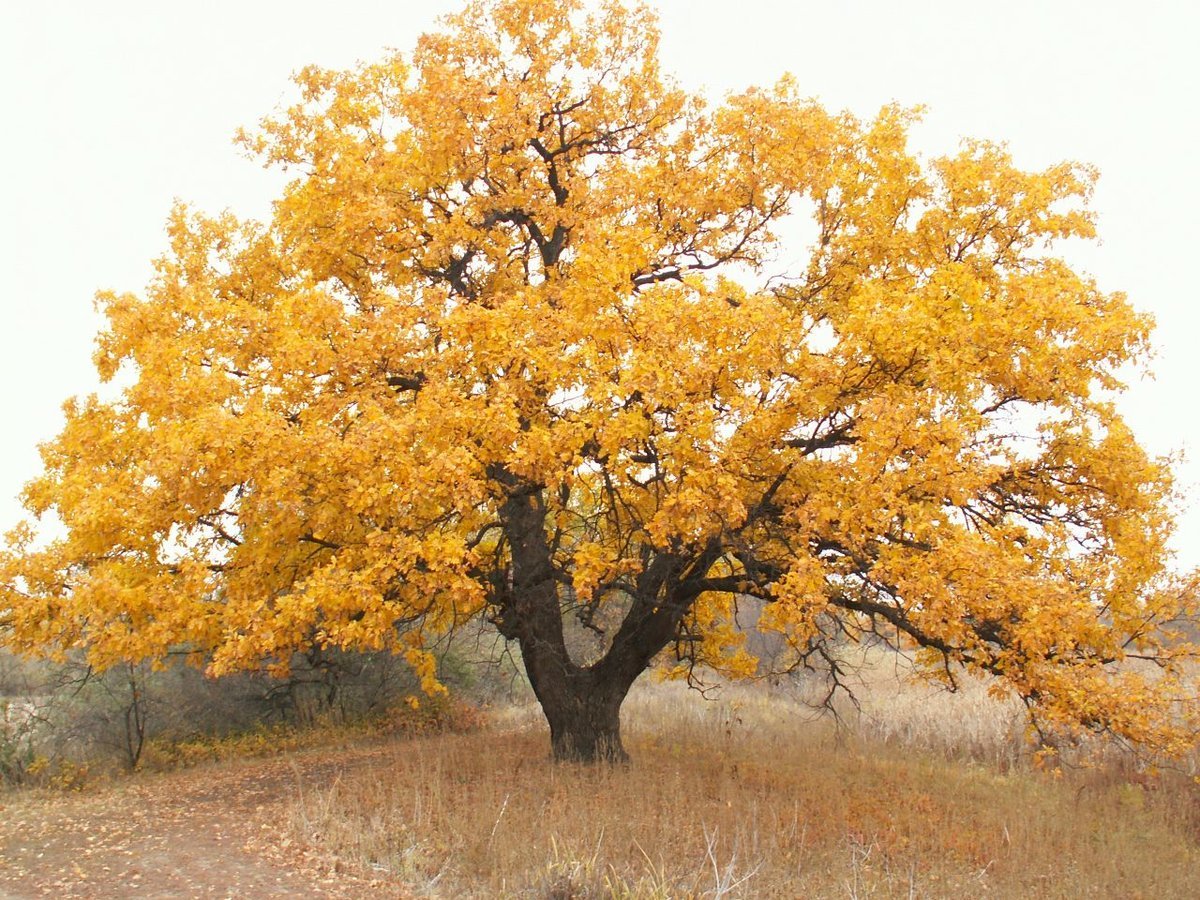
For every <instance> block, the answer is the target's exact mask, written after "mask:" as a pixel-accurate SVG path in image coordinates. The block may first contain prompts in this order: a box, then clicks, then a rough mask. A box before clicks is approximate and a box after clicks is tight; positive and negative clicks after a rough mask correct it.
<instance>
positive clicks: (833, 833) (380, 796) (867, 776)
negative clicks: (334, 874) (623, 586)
mask: <svg viewBox="0 0 1200 900" xmlns="http://www.w3.org/2000/svg"><path fill="white" fill-rule="evenodd" d="M877 663H878V661H876V665H875V667H874V669H872V670H871V671H870V672H869V674H868V675H867V676H866V677H865V678H864V682H863V684H862V685H860V687H861V690H860V691H859V695H860V699H861V701H862V709H861V712H858V711H853V712H850V713H848V714H847V715H846V716H845V718H844V721H843V723H842V725H841V726H840V727H838V726H835V724H834V723H832V722H830V721H829V720H828V719H822V720H816V719H813V718H812V717H811V716H810V715H805V709H804V708H803V707H802V706H800V705H799V704H798V703H797V701H796V699H795V698H794V697H792V696H789V695H788V694H787V693H785V692H780V691H767V690H765V689H763V688H762V687H759V688H757V689H746V688H740V689H727V690H726V691H724V692H723V694H722V696H721V697H720V699H717V700H705V699H703V698H701V697H699V696H698V695H696V694H695V693H694V692H688V691H686V690H684V689H683V688H681V687H680V686H677V685H649V686H644V687H641V688H639V689H638V690H637V691H636V692H635V694H634V695H633V696H632V697H631V698H630V700H629V701H628V702H627V704H626V708H625V715H624V721H625V723H626V724H625V732H626V743H627V746H628V749H629V751H630V754H631V756H632V763H631V765H629V766H628V767H625V768H605V767H600V768H593V767H586V766H574V765H554V764H551V763H550V761H549V759H548V750H549V745H548V737H547V736H546V734H545V731H544V729H543V726H542V725H541V722H540V719H539V714H538V712H537V710H536V709H534V708H517V709H511V710H507V711H503V712H500V713H497V714H496V715H495V716H494V721H493V723H492V724H491V725H490V726H489V727H487V728H485V729H484V730H482V731H479V732H475V733H471V734H447V735H438V736H432V737H428V738H421V739H418V740H415V741H412V742H407V743H403V744H397V745H396V747H395V751H394V754H393V756H392V758H391V760H390V762H389V764H388V765H386V766H383V767H372V768H370V769H365V770H360V771H353V772H350V773H347V774H343V775H342V776H341V777H339V778H338V779H337V780H336V781H335V782H333V783H332V784H328V783H324V784H318V783H313V784H300V785H298V794H297V798H296V800H295V802H294V803H293V805H292V808H291V816H290V818H291V829H292V833H293V835H294V837H295V839H296V840H297V841H299V842H301V843H303V844H306V845H308V846H311V847H315V848H317V849H318V850H319V851H320V852H321V853H322V854H324V855H325V856H326V857H327V858H330V859H331V860H335V861H337V863H338V864H340V865H350V866H354V867H358V868H360V869H362V870H365V871H368V872H376V873H380V874H382V873H385V872H386V873H388V874H391V875H399V876H401V877H403V878H404V879H405V880H406V881H407V882H408V883H409V884H411V885H412V886H413V889H414V890H415V891H417V892H418V893H419V894H425V895H430V896H444V897H466V896H475V897H503V896H528V897H547V898H585V897H627V898H633V897H646V898H654V897H663V898H665V897H801V896H809V897H851V898H853V897H974V896H995V897H1039V898H1040V897H1083V896H1097V897H1139V896H1140V897H1156V898H1158V897H1180V898H1184V897H1194V896H1196V893H1197V890H1198V889H1197V885H1200V788H1198V787H1197V785H1196V783H1195V782H1194V780H1192V779H1190V778H1189V777H1187V775H1186V773H1185V774H1178V773H1167V774H1165V775H1163V776H1162V777H1160V778H1157V779H1154V778H1148V777H1147V776H1146V775H1145V774H1144V773H1142V772H1140V771H1139V770H1138V769H1137V768H1136V767H1135V766H1133V765H1132V764H1130V763H1129V762H1128V761H1124V762H1123V761H1121V760H1119V759H1116V758H1110V759H1109V760H1108V761H1107V762H1106V763H1105V764H1104V765H1101V766H1099V767H1094V768H1077V769H1066V770H1064V771H1060V772H1058V773H1051V772H1043V771H1035V770H1034V769H1033V767H1032V766H1031V765H1030V763H1029V748H1028V746H1027V745H1026V743H1025V742H1024V740H1023V737H1022V724H1021V720H1020V716H1019V711H1018V710H1017V709H1016V708H1015V707H1014V706H1011V705H1007V704H1004V703H1001V702H998V701H995V700H993V699H991V698H990V697H988V696H987V694H986V691H985V690H983V688H982V687H981V686H973V687H968V689H967V690H965V691H963V692H961V693H959V694H955V695H949V694H946V693H944V692H938V691H936V690H933V689H930V688H919V687H908V686H903V685H902V684H901V683H900V682H899V681H898V680H897V679H896V678H895V677H894V676H893V674H892V673H891V672H890V671H883V670H881V667H880V666H879V665H878V664H877Z"/></svg>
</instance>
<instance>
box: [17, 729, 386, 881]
mask: <svg viewBox="0 0 1200 900" xmlns="http://www.w3.org/2000/svg"><path fill="white" fill-rule="evenodd" d="M384 752H385V748H383V747H379V746H376V747H366V748H358V749H351V750H338V751H329V750H327V751H317V752H309V753H299V754H296V755H294V756H291V757H289V758H276V759H270V760H243V761H237V762H233V763H223V764H219V765H202V766H198V767H196V768H192V769H187V770H183V771H178V772H171V773H165V774H154V775H142V776H139V777H138V778H136V779H128V780H124V781H121V782H120V783H117V784H116V785H114V786H111V787H106V788H101V789H90V790H88V791H87V792H85V793H60V794H46V793H41V792H30V793H13V794H7V795H0V897H3V898H10V897H11V898H25V897H43V896H53V897H56V898H59V897H61V898H83V897H171V898H189V897H254V898H265V897H298V896H303V897H347V898H349V897H354V898H358V897H362V898H373V897H404V896H407V893H406V892H405V891H404V889H403V888H402V887H401V886H400V885H399V884H397V883H395V882H390V883H389V882H388V881H387V880H386V879H371V878H368V877H365V876H363V874H362V873H356V872H349V871H345V870H342V869H341V867H338V866H335V865H332V864H328V863H326V862H325V861H323V860H322V859H320V858H319V857H317V856H315V855H314V854H313V853H311V852H310V851H306V850H303V849H302V848H299V847H297V846H296V845H295V843H294V842H293V840H292V838H290V837H289V836H288V835H289V828H288V824H287V818H288V817H287V810H288V808H289V806H290V804H292V803H293V802H294V800H295V797H296V794H297V789H298V788H300V789H303V788H304V787H305V786H308V785H316V784H325V783H328V781H329V779H330V778H332V777H336V775H337V773H339V772H342V771H345V770H349V769H354V768H356V767H361V766H363V765H369V764H370V763H371V762H372V761H374V760H375V759H376V758H377V757H378V756H379V755H380V754H381V753H384Z"/></svg>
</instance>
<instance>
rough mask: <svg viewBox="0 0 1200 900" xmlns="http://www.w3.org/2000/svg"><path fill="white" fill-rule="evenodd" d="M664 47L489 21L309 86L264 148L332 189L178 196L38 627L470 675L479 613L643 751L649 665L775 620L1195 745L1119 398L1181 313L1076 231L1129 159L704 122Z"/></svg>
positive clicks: (604, 29) (532, 5)
mask: <svg viewBox="0 0 1200 900" xmlns="http://www.w3.org/2000/svg"><path fill="white" fill-rule="evenodd" d="M657 42H658V31H657V26H656V21H655V19H654V16H653V15H652V14H651V13H650V12H649V11H648V10H647V9H645V8H643V7H640V6H632V7H630V6H625V5H622V4H621V3H619V2H617V0H604V2H600V3H590V4H585V3H584V2H582V0H567V2H564V0H488V2H476V3H472V4H471V5H469V6H468V7H467V8H466V10H465V11H464V12H462V13H461V14H459V15H456V16H453V17H450V18H449V19H447V20H445V22H444V27H443V30H441V31H439V32H436V33H432V34H427V35H425V36H424V37H422V38H421V39H420V40H419V42H418V43H417V46H416V48H415V51H414V52H413V53H412V54H411V55H410V56H404V55H395V56H391V57H389V58H386V59H384V60H382V61H381V62H378V63H376V64H373V65H364V66H361V67H360V68H357V69H355V70H353V71H346V72H339V71H326V70H321V69H316V68H310V69H306V70H304V71H302V72H301V73H300V74H299V76H298V78H297V82H298V86H299V92H300V93H299V99H298V101H297V102H296V103H295V105H294V106H292V107H291V108H289V109H286V110H284V111H282V112H280V113H279V114H277V115H276V116H275V117H273V118H269V119H267V120H266V121H265V122H264V123H263V124H262V127H261V129H260V130H259V131H257V132H256V133H254V134H250V135H245V136H243V138H242V140H243V142H244V144H245V146H246V147H248V148H249V149H250V150H251V151H252V152H253V153H256V154H259V155H260V156H261V157H262V158H263V160H264V161H265V162H266V163H267V164H269V165H275V166H282V167H284V168H286V169H287V170H288V171H289V172H290V173H291V174H292V176H293V177H292V180H291V181H290V183H289V184H288V186H287V188H286V190H285V191H284V192H283V194H282V196H280V197H279V199H278V201H277V202H276V203H275V205H274V208H273V213H272V215H271V217H270V219H269V221H266V222H253V221H243V220H240V219H238V218H235V217H234V216H233V215H231V214H224V215H220V216H216V217H208V216H204V215H200V214H197V213H194V212H191V211H189V210H187V209H184V208H182V207H180V208H177V209H176V210H175V211H174V212H173V213H172V215H171V217H170V221H169V225H168V234H169V239H170V243H169V250H168V251H167V252H166V253H165V255H164V256H163V257H162V258H161V259H160V260H158V262H157V275H156V277H155V279H154V280H153V282H152V283H151V284H150V285H149V286H148V288H147V290H146V291H145V294H144V296H140V297H139V296H133V295H129V294H114V293H106V294H102V295H101V296H100V304H101V306H102V308H103V312H104V314H105V315H106V316H107V326H106V330H105V331H104V332H103V333H102V334H101V335H100V337H99V339H98V349H97V352H96V356H95V361H96V365H97V367H98V369H99V372H100V375H101V376H102V377H103V378H104V379H116V383H117V385H118V386H120V389H119V391H116V397H115V399H108V400H101V399H98V398H97V397H95V396H92V397H88V398H86V399H82V400H76V401H72V402H71V403H69V404H68V405H67V407H66V424H65V427H64V429H63V431H62V433H61V435H60V436H59V437H57V438H56V439H55V440H53V441H51V442H50V443H48V444H47V445H45V446H44V448H43V456H44V459H45V473H44V474H43V475H42V476H41V477H39V478H38V479H36V480H35V481H34V482H32V483H31V484H30V485H29V486H28V488H27V490H26V493H25V497H24V499H25V502H26V504H27V506H28V508H29V509H30V510H31V511H32V513H33V514H35V515H37V516H42V515H45V514H47V513H53V514H55V515H56V516H57V517H59V518H60V519H61V521H62V523H63V524H64V526H65V528H64V529H63V534H62V536H61V537H59V538H57V539H54V540H52V541H50V542H49V543H46V544H44V545H39V544H36V543H34V542H33V535H34V532H33V531H32V529H31V528H30V527H23V528H21V529H18V531H17V532H15V533H14V534H13V535H12V537H11V544H10V550H9V552H8V554H7V556H6V557H5V560H4V563H3V570H4V571H3V584H4V589H3V590H4V593H3V599H2V600H0V616H2V621H3V625H4V639H5V640H6V641H7V643H8V644H9V645H11V646H14V647H17V648H21V649H26V650H42V651H49V652H62V651H65V650H68V649H70V648H83V649H85V650H86V653H87V654H88V655H89V658H90V659H91V661H92V662H93V663H94V664H96V665H100V666H103V665H109V664H113V663H116V662H118V661H139V660H144V659H160V658H163V657H165V656H166V655H168V654H170V653H177V652H186V653H189V654H191V655H193V656H194V657H195V658H196V659H202V660H203V661H204V662H205V664H207V665H208V666H209V668H210V670H211V671H212V672H213V673H215V674H220V673H224V672H229V671H232V670H236V669H242V668H247V667H259V666H264V665H266V666H274V667H275V668H277V669H279V668H284V667H286V665H287V663H288V660H289V659H290V658H291V657H292V655H293V654H294V653H296V652H300V651H304V650H308V649H311V648H313V647H317V648H346V649H356V648H357V649H379V648H392V649H394V650H395V651H396V652H398V653H403V654H405V655H406V656H407V658H408V660H409V661H410V662H411V663H412V665H413V666H414V667H415V669H416V670H417V672H418V673H419V674H420V675H421V676H422V677H423V679H424V681H425V684H426V687H427V688H428V689H430V690H436V689H437V684H436V670H435V662H434V659H433V657H432V656H431V654H430V647H431V646H432V645H433V644H434V642H436V640H437V639H439V638H440V637H441V636H444V635H446V634H448V633H450V632H452V631H453V630H455V629H459V628H462V627H463V626H464V625H466V624H467V623H470V622H471V621H473V620H478V619H479V618H480V617H486V618H487V619H489V620H490V621H491V622H493V623H494V624H495V627H496V628H497V629H499V631H500V633H501V634H503V635H504V636H505V637H506V638H507V639H509V640H511V641H514V642H515V643H516V645H517V646H519V648H520V653H521V655H522V657H523V660H524V664H525V668H526V671H527V673H528V676H529V680H530V682H531V684H532V687H533V690H534V691H535V693H536V695H537V698H538V700H539V701H540V703H541V705H542V708H543V709H544V711H545V714H546V718H547V719H548V721H549V725H550V732H551V738H552V744H553V749H554V753H555V755H556V756H557V757H560V758H580V759H586V760H593V759H615V758H621V757H623V755H624V750H623V748H622V745H621V739H620V729H619V710H620V707H621V703H622V700H623V699H624V697H625V696H626V693H627V692H628V691H629V689H630V687H631V685H633V683H634V681H635V680H636V679H637V678H638V677H639V676H640V675H641V674H642V673H644V672H645V671H647V669H648V668H649V667H651V666H653V665H662V666H664V667H665V668H666V669H667V670H668V671H669V672H670V673H673V674H677V675H682V676H687V675H690V674H692V673H694V672H696V671H699V669H704V670H705V671H715V672H720V673H726V674H730V675H738V674H750V673H753V672H754V671H755V662H754V660H753V659H752V658H751V657H750V656H749V654H748V653H747V652H746V650H745V647H744V646H743V632H742V630H741V629H739V628H738V627H737V626H736V623H735V621H734V612H735V608H736V606H737V603H738V602H739V598H745V597H752V598H757V599H758V600H759V601H762V602H763V603H764V604H765V608H764V612H763V614H762V616H761V618H760V621H759V627H761V628H764V629H770V630H775V631H777V632H779V633H781V634H782V635H784V637H785V638H786V641H787V644H788V646H789V647H790V649H791V653H792V657H791V661H792V663H793V664H796V665H803V664H806V663H807V664H815V663H817V662H818V661H820V660H821V659H823V658H826V659H832V658H834V655H833V654H834V652H835V651H833V650H831V644H832V643H833V642H835V641H839V640H845V639H853V640H863V639H867V638H870V639H873V640H875V639H878V640H882V641H885V642H887V643H889V644H892V645H895V646H900V647H906V648H912V649H915V650H916V651H917V652H918V655H919V658H920V659H921V660H922V662H923V663H924V664H925V665H926V666H927V667H928V668H929V670H930V671H931V672H932V673H933V675H934V677H938V673H941V676H940V677H945V678H953V677H956V673H958V672H963V671H967V672H974V673H981V674H989V675H991V676H995V677H996V682H995V683H996V684H997V685H998V686H999V687H1000V689H1004V690H1011V691H1014V692H1016V693H1018V694H1019V695H1020V696H1021V697H1023V698H1025V700H1026V702H1027V703H1028V705H1029V707H1030V710H1031V712H1032V713H1033V714H1034V715H1035V717H1037V720H1038V721H1039V722H1041V723H1045V724H1046V725H1051V726H1063V727H1068V728H1077V729H1089V730H1095V731H1105V732H1110V733H1112V734H1115V735H1117V736H1120V737H1121V738H1124V739H1127V740H1131V741H1136V742H1143V743H1146V744H1149V745H1152V746H1155V747H1158V748H1162V749H1168V750H1170V749H1179V748H1181V747H1182V746H1184V743H1185V742H1186V741H1187V740H1188V739H1189V738H1190V735H1191V734H1192V733H1194V728H1195V722H1194V707H1189V706H1188V705H1187V704H1188V702H1189V699H1190V697H1191V696H1192V692H1193V688H1194V685H1193V684H1191V683H1190V682H1189V680H1188V676H1187V669H1186V663H1187V660H1188V658H1189V657H1190V656H1191V655H1192V654H1193V653H1194V648H1193V647H1192V646H1191V645H1190V644H1189V643H1188V641H1187V635H1186V633H1185V632H1184V631H1183V628H1182V624H1181V623H1183V622H1184V621H1185V620H1186V619H1187V617H1189V616H1191V615H1193V614H1194V600H1193V592H1192V591H1191V590H1190V589H1189V586H1188V585H1187V584H1179V583H1173V582H1171V581H1170V580H1169V579H1168V577H1167V575H1166V571H1167V570H1166V563H1167V561H1168V553H1167V550H1166V546H1165V542H1166V540H1167V537H1168V535H1169V532H1170V525H1171V522H1170V515H1169V501H1170V497H1171V488H1170V480H1169V472H1168V470H1167V468H1166V466H1165V464H1164V463H1163V462H1161V461H1158V460H1155V459H1152V458H1150V457H1148V456H1147V454H1146V453H1144V452H1143V451H1142V449H1140V448H1139V446H1138V444H1137V442H1136V441H1135V440H1134V438H1133V437H1132V436H1131V434H1130V431H1129V428H1128V427H1127V426H1126V425H1125V423H1124V422H1123V421H1122V419H1121V417H1120V416H1119V415H1118V413H1117V411H1116V409H1115V408H1114V405H1113V400H1114V397H1115V395H1116V392H1117V391H1119V389H1120V387H1121V382H1120V374H1121V371H1122V370H1123V367H1125V366H1126V365H1127V364H1128V363H1129V362H1131V361H1136V360H1138V359H1139V358H1140V356H1141V355H1142V353H1143V351H1144V350H1145V349H1146V346H1147V338H1148V333H1149V328H1150V322H1149V319H1148V318H1147V317H1146V316H1145V315H1141V314H1139V313H1137V312H1135V311H1134V310H1133V309H1132V308H1131V306H1130V305H1129V304H1128V303H1127V302H1126V299H1125V297H1124V296H1122V295H1121V294H1118V293H1107V292H1105V291H1103V290H1101V289H1100V288H1099V287H1098V286H1097V284H1096V283H1094V281H1093V280H1091V279H1090V278H1089V277H1087V276H1085V275H1083V274H1081V273H1079V272H1077V271H1075V270H1074V269H1072V268H1071V267H1070V266H1069V265H1068V264H1067V263H1065V262H1064V261H1063V260H1062V259H1061V258H1060V257H1059V256H1058V255H1056V250H1055V244H1056V242H1060V241H1062V240H1064V239H1069V238H1090V237H1092V236H1093V233H1094V225H1093V217H1092V216H1091V214H1090V213H1089V212H1088V211H1087V208H1086V201H1087V199H1088V195H1089V193H1090V191H1091V189H1092V185H1093V180H1094V177H1095V175H1094V173H1093V172H1092V171H1091V170H1090V169H1089V168H1087V167H1086V166H1081V165H1076V164H1070V163H1064V164H1061V165H1055V166H1052V167H1050V168H1048V169H1045V170H1044V171H1023V170H1022V169H1020V168H1018V167H1017V166H1016V165H1015V164H1014V162H1013V160H1012V158H1011V157H1010V155H1009V153H1008V152H1007V151H1006V149H1005V148H1004V147H1003V146H997V145H994V144H989V143H983V142H972V143H967V144H965V145H964V146H963V147H962V148H961V149H960V150H959V151H958V152H956V153H953V154H951V155H948V156H945V157H942V158H937V159H932V160H923V159H921V158H919V157H918V156H917V155H915V154H914V153H912V152H910V151H909V150H908V149H907V147H906V134H907V131H908V128H909V126H910V124H911V123H912V121H913V120H914V117H915V113H914V112H912V111H908V110H904V109H899V108H893V107H889V108H886V109H884V110H883V111H882V112H880V113H879V115H878V116H877V117H875V118H873V119H870V120H866V121H863V120H859V119H857V118H855V117H853V116H851V115H848V114H835V113H831V112H828V111H826V110H825V109H823V108H822V107H821V106H820V105H818V104H817V103H815V102H812V101H809V100H805V99H802V97H801V95H800V93H799V92H798V88H797V86H796V85H795V84H794V83H793V82H792V81H791V80H789V79H786V78H785V79H783V80H781V81H780V82H779V83H778V84H776V85H774V86H772V87H768V88H752V89H749V90H746V91H745V92H742V93H739V94H735V95H732V96H729V97H726V98H725V99H724V100H722V101H721V102H719V103H713V102H709V101H707V100H706V99H705V98H703V97H701V96H697V95H695V94H692V93H689V92H687V91H685V90H683V89H682V88H681V87H679V86H678V85H677V84H675V83H673V82H672V81H671V80H670V79H669V78H667V77H665V76H664V75H663V74H662V73H661V72H660V69H659V63H658V56H657ZM797 222H800V223H807V224H806V227H807V232H806V233H805V236H804V237H802V238H801V239H799V241H796V240H792V241H791V242H790V243H789V242H786V241H784V240H783V239H782V238H781V236H780V235H781V234H783V233H784V231H786V233H787V234H790V235H795V234H798V233H801V232H802V227H801V226H799V225H797V224H796V223H797ZM801 251H803V252H804V253H805V254H806V257H805V259H804V260H803V261H802V262H801V263H794V262H791V263H789V260H794V259H795V258H796V257H797V256H798V254H799V253H800V252H801ZM567 622H578V623H582V624H583V625H584V626H585V627H587V628H590V629H592V630H593V631H595V632H596V633H597V634H598V635H601V636H602V637H601V638H600V639H599V640H600V645H599V646H600V649H599V651H598V652H597V653H596V654H594V656H593V657H590V658H586V659H581V658H578V657H577V655H576V656H573V655H572V652H571V651H570V649H569V647H568V641H567V640H566V639H565V637H564V628H565V624H564V623H567ZM697 667H699V669H698V668H697ZM834 676H835V677H836V667H835V668H834Z"/></svg>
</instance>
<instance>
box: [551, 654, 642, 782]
mask: <svg viewBox="0 0 1200 900" xmlns="http://www.w3.org/2000/svg"><path fill="white" fill-rule="evenodd" d="M591 674H592V673H590V672H588V671H587V670H577V672H576V673H575V677H572V678H568V679H567V680H566V681H565V682H563V681H559V683H556V684H555V683H552V684H544V683H543V684H537V683H534V685H533V689H534V693H536V694H537V697H538V701H539V702H540V703H541V705H542V712H543V713H545V715H546V721H547V722H548V723H549V724H550V748H551V752H552V753H553V755H554V759H555V760H557V761H558V762H585V763H623V762H628V760H629V755H628V754H627V753H626V752H625V747H624V745H623V744H622V743H621V704H622V703H623V702H624V700H625V696H626V694H627V693H628V688H625V689H624V690H621V689H619V688H617V686H615V685H611V684H607V685H597V684H596V681H595V679H594V678H593V677H590V676H591ZM531 680H532V679H531Z"/></svg>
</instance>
